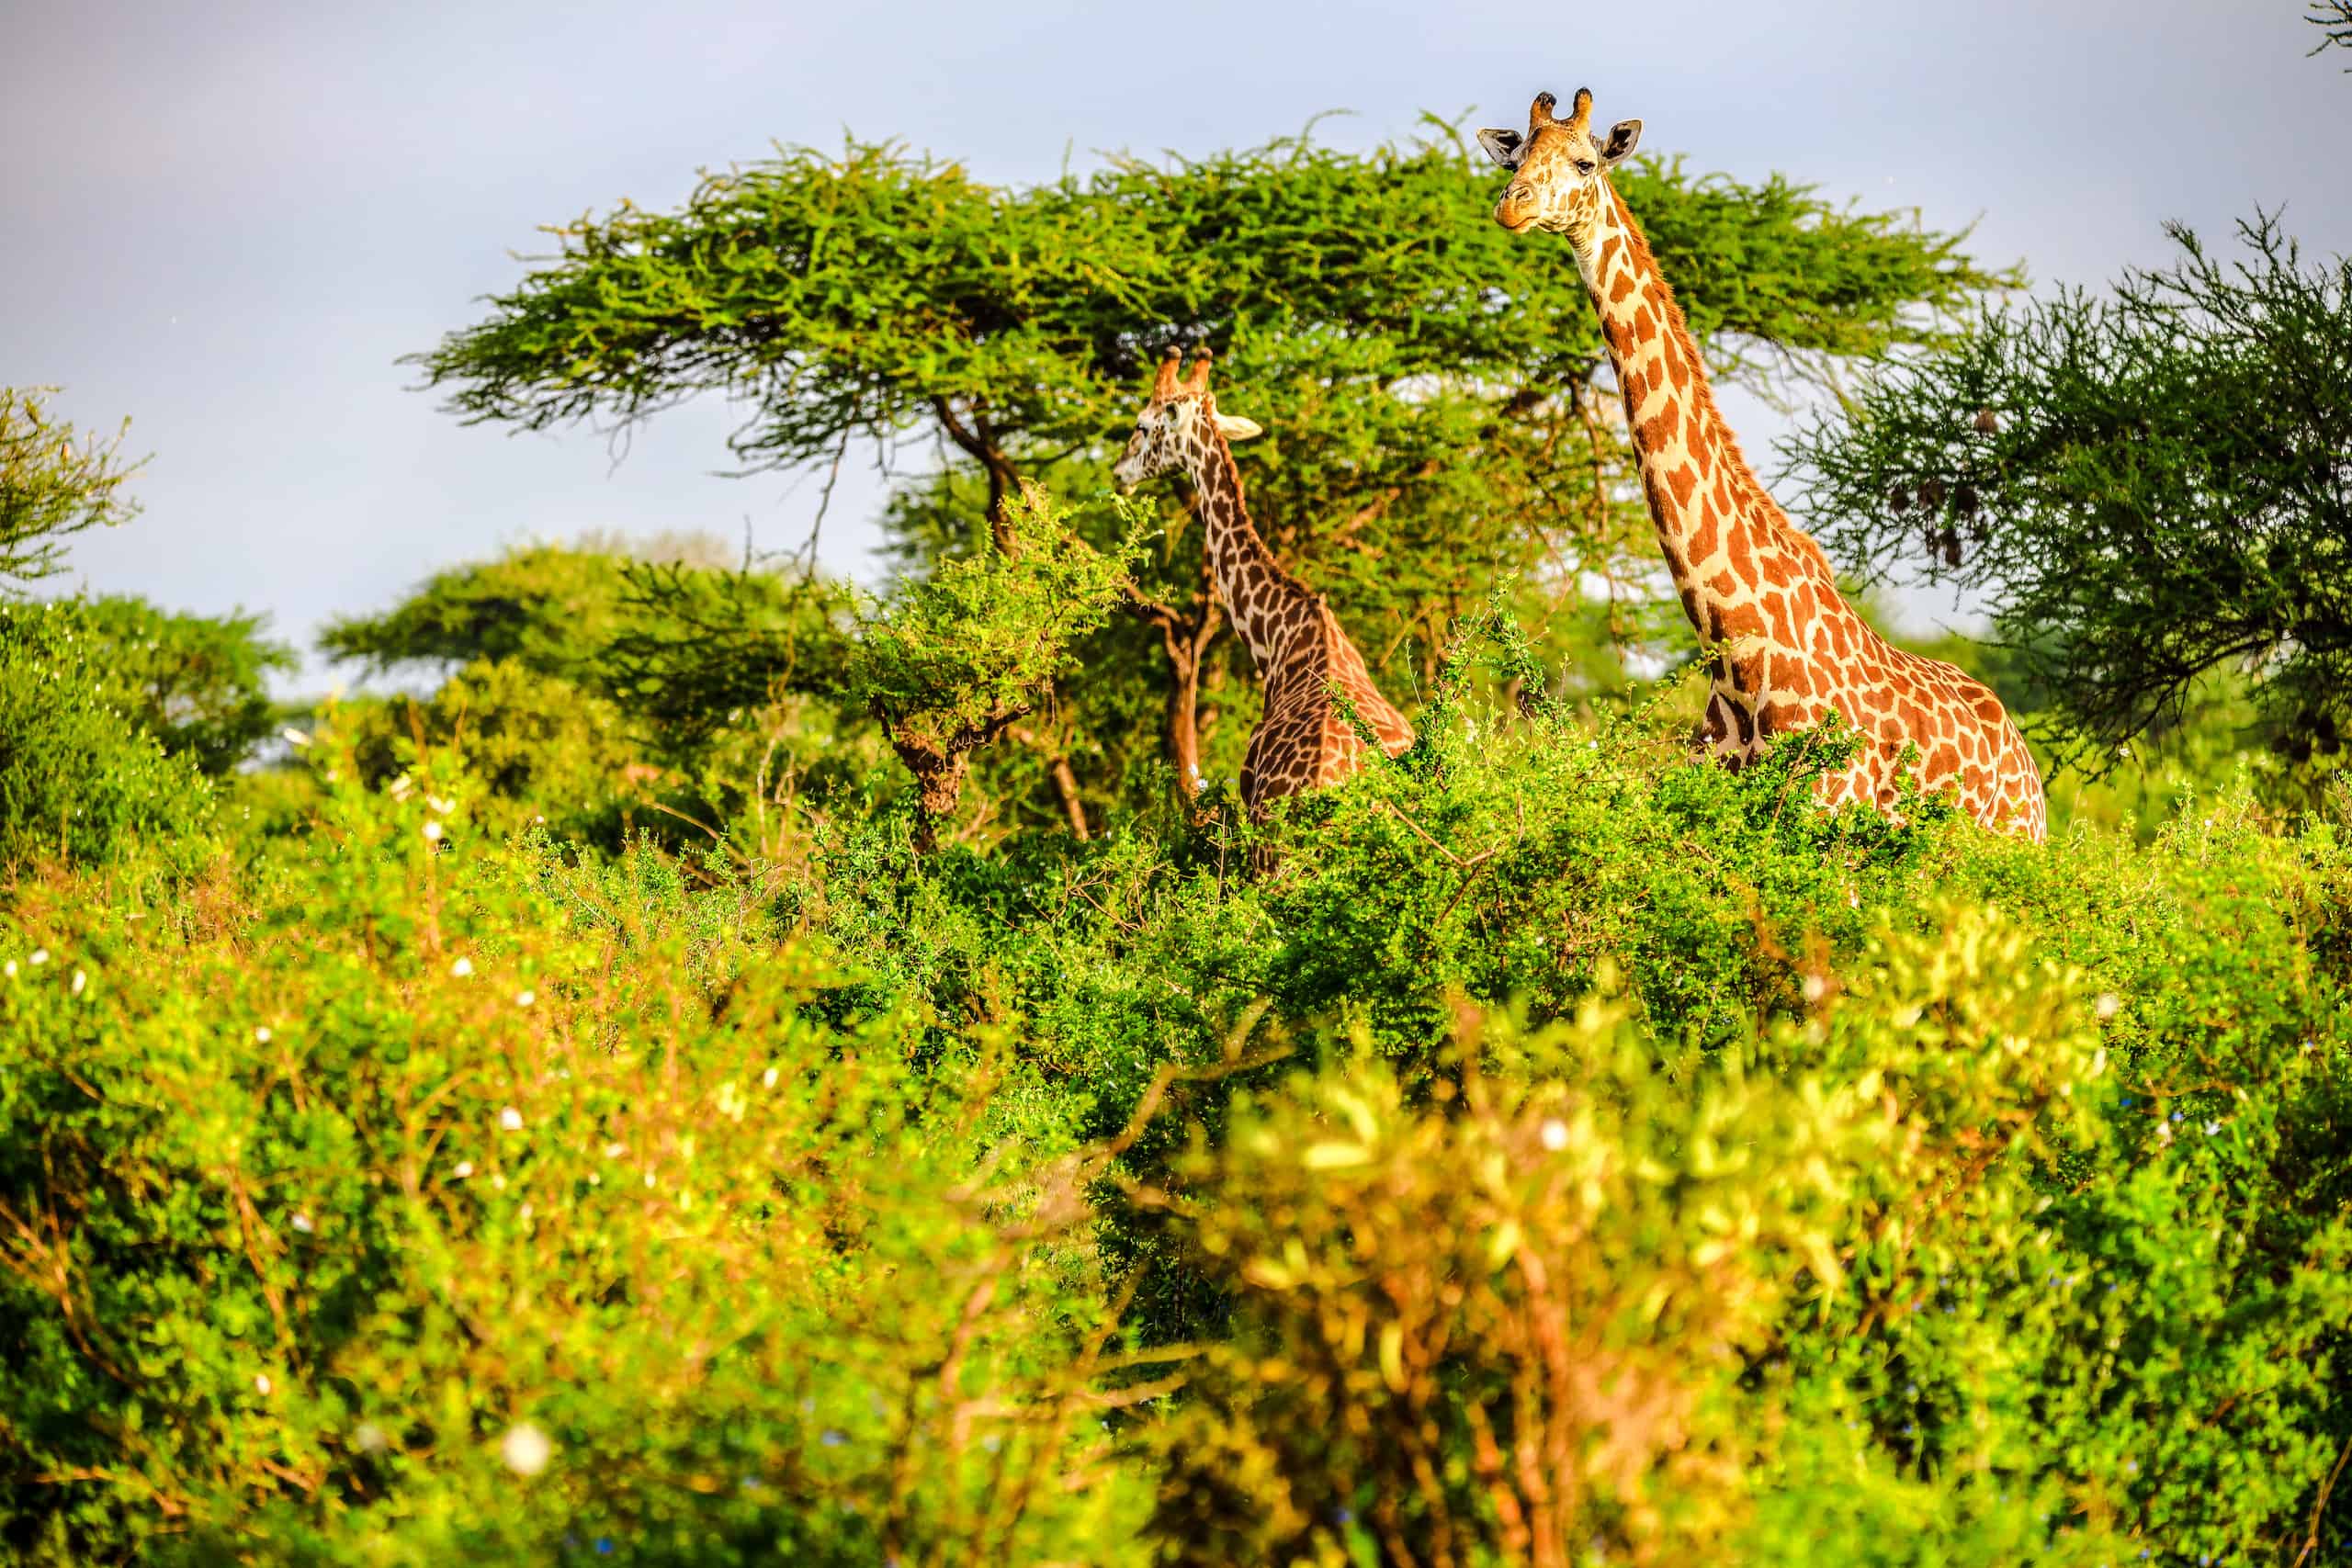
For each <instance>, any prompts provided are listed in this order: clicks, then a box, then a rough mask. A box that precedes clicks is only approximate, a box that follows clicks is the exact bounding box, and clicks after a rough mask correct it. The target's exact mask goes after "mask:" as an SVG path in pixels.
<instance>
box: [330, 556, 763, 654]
mask: <svg viewBox="0 0 2352 1568" xmlns="http://www.w3.org/2000/svg"><path fill="white" fill-rule="evenodd" d="M724 564H725V562H724V560H723V558H722V552H721V551H720V550H719V548H718V542H717V541H716V540H711V539H706V538H701V537H697V536H687V537H685V538H683V539H666V540H656V541H653V542H652V543H651V544H650V545H639V544H624V543H621V542H617V541H609V542H608V541H600V540H596V539H593V538H592V539H584V540H582V541H581V542H580V543H579V544H577V545H571V546H564V545H532V546H527V547H519V548H515V549H511V550H509V551H507V552H506V553H505V554H504V555H502V556H500V557H498V558H496V559H494V560H488V561H479V562H474V563H472V564H469V565H467V566H460V567H454V568H451V569H449V570H446V571H439V572H435V574H434V575H433V576H432V577H430V578H428V579H426V580H425V581H424V582H422V583H420V584H418V585H417V587H416V588H415V589H414V590H413V592H410V593H409V594H408V596H407V597H406V598H404V599H402V600H401V602H400V604H397V605H395V606H394V607H393V608H391V609H390V610H388V611H386V612H384V613H383V614H381V615H350V616H343V617H339V618H337V619H334V620H332V621H329V622H328V623H327V625H326V626H325V628H324V629H323V630H322V632H321V633H320V635H319V650H320V651H321V652H322V653H325V654H328V655H330V656H332V657H334V658H336V659H345V660H354V661H356V662H358V663H362V664H365V665H366V666H368V668H370V669H372V670H375V671H392V670H397V669H401V667H403V666H407V665H414V664H424V665H439V666H441V667H442V668H443V669H444V670H445V671H446V670H449V669H455V668H458V667H459V666H462V665H467V664H471V663H473V662H475V661H476V660H515V662H517V663H519V664H521V665H522V666H524V667H525V668H526V669H529V670H532V671H537V672H538V673H540V674H544V675H559V676H563V677H566V678H571V679H577V678H580V677H582V675H584V674H586V673H587V672H588V671H589V669H590V667H591V666H592V665H593V664H594V661H595V660H597V659H598V658H599V657H601V656H602V655H603V654H604V652H605V649H607V648H608V647H610V646H611V644H612V642H613V641H614V639H615V638H616V637H618V636H620V635H621V634H622V633H623V632H624V631H626V630H629V629H632V627H631V611H632V609H633V608H635V607H636V603H637V599H638V597H639V596H638V595H637V593H636V592H634V591H633V587H632V583H633V579H634V574H635V573H637V572H639V571H640V570H643V569H645V568H647V567H651V566H666V567H670V568H673V570H691V571H693V572H694V573H695V575H696V576H702V575H708V574H710V573H712V572H713V570H714V569H716V568H718V567H720V566H723V565H724Z"/></svg>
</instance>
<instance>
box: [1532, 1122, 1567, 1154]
mask: <svg viewBox="0 0 2352 1568" xmlns="http://www.w3.org/2000/svg"><path fill="white" fill-rule="evenodd" d="M1536 1135H1537V1136H1538V1137H1540V1138H1542V1139H1543V1140H1544V1147H1545V1148H1547V1149H1550V1150H1551V1151H1552V1152H1553V1153H1554V1154H1557V1153H1559V1152H1560V1151H1561V1150H1562V1149H1565V1148H1566V1147H1567V1146H1568V1124H1567V1123H1566V1122H1563V1121H1561V1120H1560V1119H1559V1118H1558V1117H1556V1116H1554V1117H1550V1118H1548V1119H1547V1120H1546V1121H1545V1122H1544V1125H1543V1127H1542V1128H1541V1129H1540V1130H1539V1131H1538V1132H1537V1134H1536Z"/></svg>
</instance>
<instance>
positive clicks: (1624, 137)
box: [1600, 119, 1642, 168]
mask: <svg viewBox="0 0 2352 1568" xmlns="http://www.w3.org/2000/svg"><path fill="white" fill-rule="evenodd" d="M1641 139H1642V122H1641V121H1640V120H1638V119H1621V120H1619V121H1618V122H1617V123H1616V124H1614V125H1612V126H1611V127H1610V128H1609V140H1608V141H1606V142H1604V143H1603V144H1602V146H1601V149H1600V161H1601V162H1602V163H1604V164H1609V165H1610V166H1611V167H1612V168H1614V167H1615V166H1616V165H1617V164H1621V163H1623V162H1624V160H1625V158H1626V157H1627V155H1629V154H1630V153H1631V152H1633V151H1634V143H1636V142H1638V141H1641Z"/></svg>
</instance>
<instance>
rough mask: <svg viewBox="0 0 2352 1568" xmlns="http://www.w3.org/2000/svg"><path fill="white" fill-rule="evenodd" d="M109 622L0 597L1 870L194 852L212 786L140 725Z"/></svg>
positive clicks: (179, 860) (139, 699) (140, 710)
mask: <svg viewBox="0 0 2352 1568" xmlns="http://www.w3.org/2000/svg"><path fill="white" fill-rule="evenodd" d="M110 629H111V626H110V623H109V619H108V618H107V617H104V616H93V615H92V614H91V610H90V606H88V605H86V604H82V603H80V602H77V601H70V600H69V601H64V602H62V603H56V604H10V603H6V602H0V863H24V862H28V861H37V860H44V859H51V858H54V859H58V860H67V861H74V862H81V863H103V862H106V861H110V860H114V859H117V858H119V857H121V856H123V855H125V854H127V853H129V852H131V851H132V850H133V849H135V848H138V847H140V846H141V845H145V846H150V847H153V848H154V849H155V850H157V851H158V852H160V853H161V854H163V855H164V858H165V860H166V861H167V862H169V863H175V864H184V863H186V862H187V857H188V856H189V855H191V854H193V853H195V852H196V847H195V846H196V837H195V836H197V835H199V834H200V833H201V832H202V830H203V829H204V828H205V827H206V825H207V824H208V823H209V821H210V820H211V817H212V811H213V799H212V791H211V788H210V786H209V784H207V782H206V780H205V779H204V777H203V775H202V774H201V773H198V770H197V768H196V766H195V764H194V762H193V761H191V760H190V758H189V757H188V756H187V755H185V754H183V755H167V754H166V753H165V752H164V749H163V747H162V746H161V745H160V744H158V742H157V739H156V738H155V736H154V735H153V734H152V733H151V732H150V731H149V730H148V729H147V728H145V727H144V725H143V724H142V722H141V721H142V717H144V716H146V714H145V711H144V707H145V705H144V699H145V697H146V695H147V694H146V693H145V692H142V691H141V690H139V689H138V688H136V687H134V686H127V685H126V684H125V683H124V681H125V674H126V671H125V669H124V666H123V662H122V660H121V659H120V657H119V655H120V650H119V648H118V647H117V646H116V645H115V643H114V641H113V639H112V638H111V637H110V636H108V635H107V634H108V631H109V630H110Z"/></svg>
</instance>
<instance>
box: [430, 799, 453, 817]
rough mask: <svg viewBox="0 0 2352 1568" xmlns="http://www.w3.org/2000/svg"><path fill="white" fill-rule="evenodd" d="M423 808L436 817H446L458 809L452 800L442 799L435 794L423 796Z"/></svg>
mask: <svg viewBox="0 0 2352 1568" xmlns="http://www.w3.org/2000/svg"><path fill="white" fill-rule="evenodd" d="M424 809H426V810H427V811H430V812H432V813H433V814H434V815H435V816H436V817H447V816H448V815H449V813H451V812H452V811H455V810H456V809H458V803H457V802H456V801H454V800H444V799H442V798H441V797H440V796H439V795H426V796H425V797H424Z"/></svg>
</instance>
